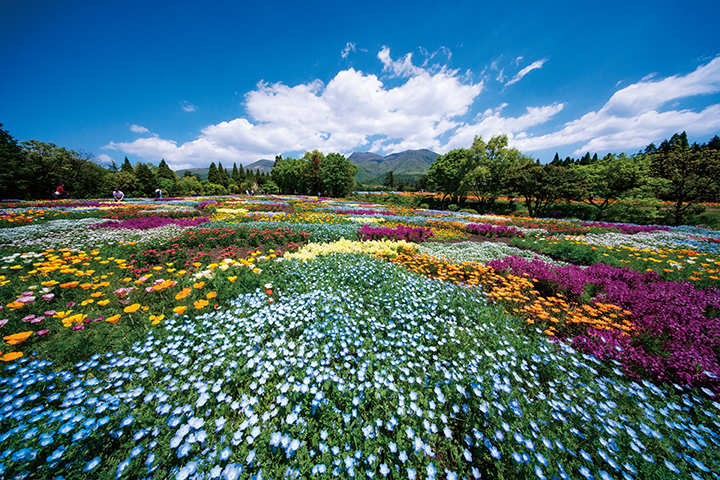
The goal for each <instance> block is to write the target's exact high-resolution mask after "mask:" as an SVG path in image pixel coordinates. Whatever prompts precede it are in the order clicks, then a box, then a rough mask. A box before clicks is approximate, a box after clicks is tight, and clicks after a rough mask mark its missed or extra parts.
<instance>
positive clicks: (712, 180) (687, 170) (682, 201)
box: [650, 132, 720, 225]
mask: <svg viewBox="0 0 720 480" xmlns="http://www.w3.org/2000/svg"><path fill="white" fill-rule="evenodd" d="M719 153H720V152H718V150H715V149H711V148H707V146H702V147H701V146H698V145H693V146H692V147H691V146H690V145H689V144H688V139H687V134H686V133H685V132H683V133H681V134H677V133H676V134H675V135H673V136H672V138H671V139H670V140H664V141H663V142H662V143H661V144H660V147H658V148H657V151H656V152H655V153H652V154H651V158H650V174H651V175H652V176H653V177H657V178H661V179H663V180H665V182H666V183H665V187H664V188H663V189H662V191H661V192H660V197H661V198H664V199H667V200H670V201H672V202H673V203H674V206H673V209H672V211H673V218H674V222H675V224H676V225H681V224H682V222H683V219H684V218H685V217H686V216H687V215H688V213H690V212H691V211H692V210H693V207H695V206H697V204H699V203H702V202H705V201H712V200H714V199H716V198H717V196H718V189H720V154H719Z"/></svg>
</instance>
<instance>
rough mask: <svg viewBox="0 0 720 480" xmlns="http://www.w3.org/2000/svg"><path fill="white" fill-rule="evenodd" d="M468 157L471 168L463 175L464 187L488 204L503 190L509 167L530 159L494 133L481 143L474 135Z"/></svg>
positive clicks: (530, 161) (480, 138) (525, 162)
mask: <svg viewBox="0 0 720 480" xmlns="http://www.w3.org/2000/svg"><path fill="white" fill-rule="evenodd" d="M470 151H471V152H472V157H471V161H472V164H473V169H472V170H471V171H470V172H469V173H468V174H467V176H466V177H465V179H464V183H465V184H466V188H467V191H468V192H469V193H471V194H472V195H475V196H477V197H479V198H480V203H482V204H486V205H490V204H492V203H494V201H495V198H497V197H499V196H500V195H501V194H502V193H503V192H504V191H506V190H507V188H506V185H505V181H506V175H507V172H508V170H509V169H510V168H512V167H518V166H521V165H526V164H529V163H532V159H531V158H530V157H528V156H526V155H523V154H522V153H521V152H520V151H519V150H517V149H515V148H508V138H507V136H506V135H497V136H495V137H492V138H491V139H490V141H489V142H487V143H485V142H484V141H483V139H482V137H475V140H474V141H473V144H472V147H471V148H470Z"/></svg>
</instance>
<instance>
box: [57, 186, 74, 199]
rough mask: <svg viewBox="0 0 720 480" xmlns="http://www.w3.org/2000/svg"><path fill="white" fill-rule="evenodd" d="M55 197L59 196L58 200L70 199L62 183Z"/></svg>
mask: <svg viewBox="0 0 720 480" xmlns="http://www.w3.org/2000/svg"><path fill="white" fill-rule="evenodd" d="M55 195H57V197H58V198H60V199H62V200H65V199H67V198H70V195H68V193H67V192H66V191H65V184H64V183H61V184H60V185H58V187H57V188H56V189H55Z"/></svg>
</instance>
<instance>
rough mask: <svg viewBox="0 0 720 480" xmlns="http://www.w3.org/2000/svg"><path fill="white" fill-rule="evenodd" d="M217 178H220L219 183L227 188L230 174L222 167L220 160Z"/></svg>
mask: <svg viewBox="0 0 720 480" xmlns="http://www.w3.org/2000/svg"><path fill="white" fill-rule="evenodd" d="M217 170H218V180H220V185H222V186H223V187H225V188H227V187H228V186H229V185H230V175H228V173H227V172H226V171H225V167H223V165H222V162H218V169H217Z"/></svg>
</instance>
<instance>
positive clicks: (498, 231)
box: [466, 223, 525, 238]
mask: <svg viewBox="0 0 720 480" xmlns="http://www.w3.org/2000/svg"><path fill="white" fill-rule="evenodd" d="M466 228H467V231H468V232H470V233H472V234H475V235H481V236H483V237H495V238H497V237H524V236H525V234H524V233H523V232H522V230H520V229H517V228H515V227H513V226H510V225H489V224H485V223H482V224H480V225H477V224H474V223H471V224H470V225H468V226H467V227H466Z"/></svg>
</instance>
